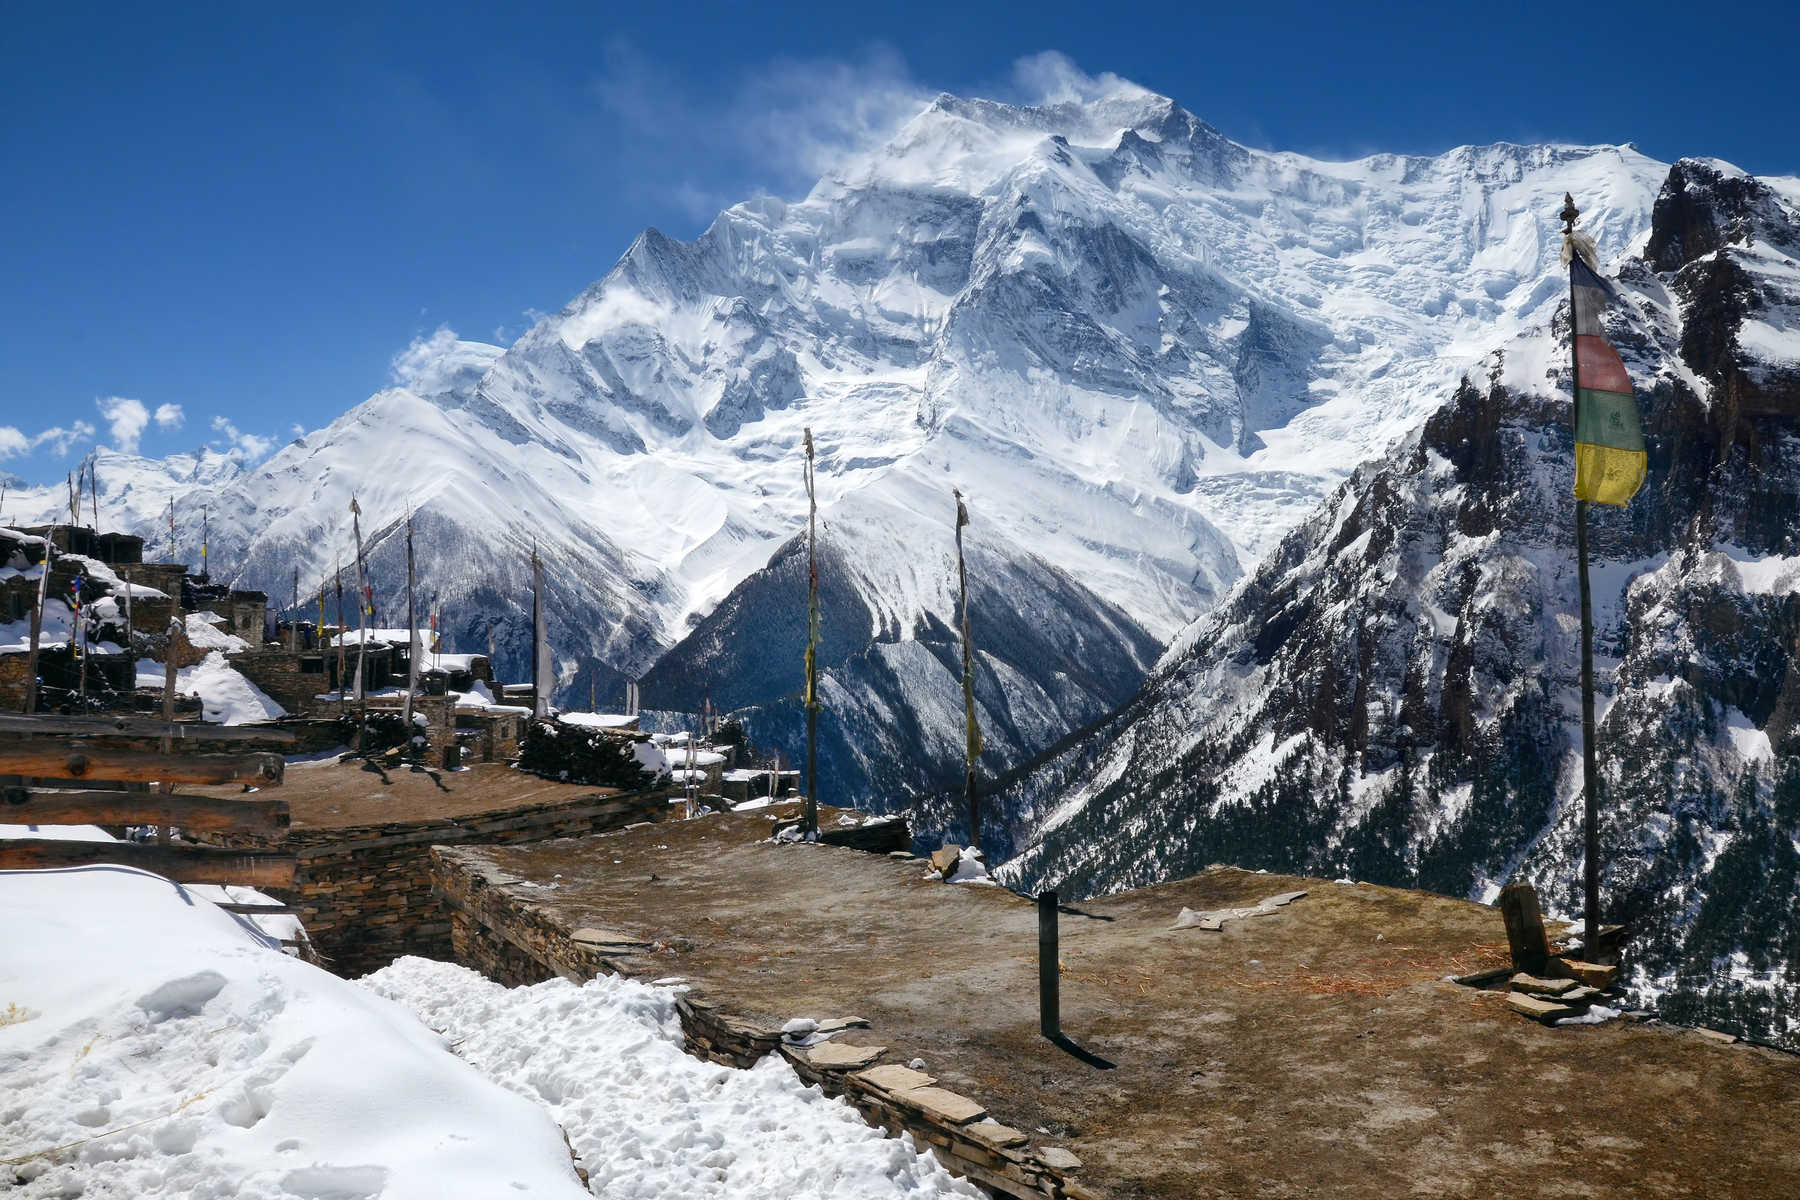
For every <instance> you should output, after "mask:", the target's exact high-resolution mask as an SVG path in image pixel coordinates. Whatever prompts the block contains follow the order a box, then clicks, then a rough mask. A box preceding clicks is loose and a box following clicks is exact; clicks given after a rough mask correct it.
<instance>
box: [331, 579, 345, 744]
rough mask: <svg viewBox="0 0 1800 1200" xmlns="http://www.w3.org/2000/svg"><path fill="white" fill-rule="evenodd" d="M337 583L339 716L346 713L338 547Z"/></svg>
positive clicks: (336, 640) (342, 587)
mask: <svg viewBox="0 0 1800 1200" xmlns="http://www.w3.org/2000/svg"><path fill="white" fill-rule="evenodd" d="M333 582H334V583H335V584H336V585H337V609H338V611H337V618H338V619H337V634H336V636H334V637H333V638H332V639H331V640H332V641H334V642H336V643H337V668H338V669H337V694H338V716H340V717H341V716H343V715H344V683H345V680H344V629H345V626H344V551H343V549H342V547H340V548H339V549H338V560H337V574H336V575H335V576H333Z"/></svg>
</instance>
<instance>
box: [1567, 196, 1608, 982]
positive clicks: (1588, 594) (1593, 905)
mask: <svg viewBox="0 0 1800 1200" xmlns="http://www.w3.org/2000/svg"><path fill="white" fill-rule="evenodd" d="M1580 215H1581V210H1580V209H1578V208H1576V207H1575V198H1574V197H1573V196H1571V195H1569V194H1568V193H1564V194H1563V210H1562V220H1563V238H1564V240H1565V241H1568V240H1570V239H1572V238H1573V237H1574V234H1575V218H1576V217H1579V216H1580ZM1569 387H1570V390H1571V392H1572V394H1573V396H1574V401H1573V404H1574V407H1573V409H1572V410H1571V413H1570V416H1571V417H1572V421H1571V425H1572V427H1573V428H1575V429H1580V428H1581V413H1580V411H1579V410H1580V405H1581V360H1580V356H1579V354H1577V352H1576V342H1575V273H1574V263H1573V260H1572V259H1571V262H1570V271H1569ZM1587 520H1588V502H1587V501H1586V500H1581V499H1577V500H1576V501H1575V570H1576V575H1577V578H1578V580H1579V586H1580V590H1581V815H1582V842H1583V851H1582V858H1583V870H1582V884H1583V891H1584V897H1583V898H1584V900H1585V907H1586V915H1585V919H1584V924H1583V932H1582V949H1581V952H1582V954H1584V955H1587V956H1590V957H1591V956H1592V955H1593V954H1594V953H1595V951H1596V949H1597V948H1598V946H1599V944H1600V804H1599V800H1598V798H1597V789H1598V780H1599V775H1600V771H1599V767H1598V764H1597V757H1596V754H1595V751H1594V608H1593V591H1592V589H1591V588H1590V587H1589V585H1588V545H1587Z"/></svg>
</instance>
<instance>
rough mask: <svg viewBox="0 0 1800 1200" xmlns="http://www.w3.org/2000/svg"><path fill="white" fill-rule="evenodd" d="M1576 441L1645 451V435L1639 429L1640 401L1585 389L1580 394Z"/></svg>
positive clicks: (1625, 395) (1620, 395) (1626, 396)
mask: <svg viewBox="0 0 1800 1200" xmlns="http://www.w3.org/2000/svg"><path fill="white" fill-rule="evenodd" d="M1576 395H1577V399H1576V406H1575V440H1576V441H1577V442H1586V443H1587V444H1588V445H1590V446H1610V447H1611V448H1612V449H1614V450H1642V449H1643V448H1644V435H1643V432H1642V431H1641V430H1640V429H1639V428H1638V411H1637V401H1635V400H1634V399H1632V397H1631V394H1630V393H1629V392H1602V391H1596V390H1595V389H1593V388H1582V389H1580V391H1579V392H1578V393H1577V394H1576Z"/></svg>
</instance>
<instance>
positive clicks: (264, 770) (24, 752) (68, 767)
mask: <svg viewBox="0 0 1800 1200" xmlns="http://www.w3.org/2000/svg"><path fill="white" fill-rule="evenodd" d="M284 765H285V764H284V763H283V762H282V761H281V755H279V754H175V755H162V754H154V753H151V752H148V751H142V750H109V749H105V748H102V747H99V746H88V745H84V744H82V743H79V742H71V741H69V740H67V739H62V738H21V739H18V740H16V741H0V775H30V776H35V777H40V778H45V779H81V780H88V779H106V780H113V781H118V780H124V781H126V782H128V783H149V782H151V781H160V782H162V783H202V784H220V783H250V784H256V785H258V786H261V787H271V786H274V785H276V784H279V783H280V782H281V775H282V769H283V767H284Z"/></svg>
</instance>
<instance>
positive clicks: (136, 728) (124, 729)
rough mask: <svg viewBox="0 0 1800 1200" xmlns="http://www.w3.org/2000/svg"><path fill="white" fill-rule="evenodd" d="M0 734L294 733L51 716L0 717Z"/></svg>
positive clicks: (255, 738)
mask: <svg viewBox="0 0 1800 1200" xmlns="http://www.w3.org/2000/svg"><path fill="white" fill-rule="evenodd" d="M0 733H26V734H76V735H83V736H87V737H133V738H137V737H143V738H159V737H167V738H172V739H174V740H175V741H184V740H193V741H203V742H269V743H271V744H274V745H278V746H291V745H293V744H294V740H295V738H294V731H293V730H291V729H273V728H268V727H265V726H260V725H208V724H204V723H202V722H198V721H160V720H157V719H155V718H153V717H63V716H57V715H55V714H54V713H41V714H37V715H33V716H25V715H22V714H19V713H0Z"/></svg>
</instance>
